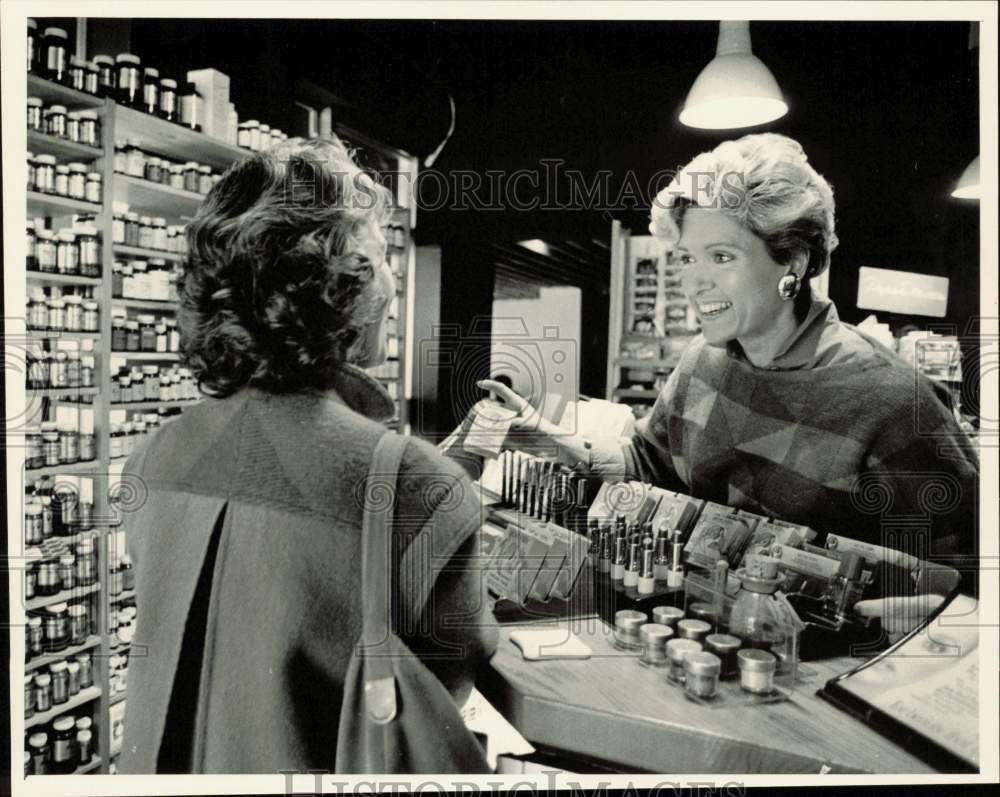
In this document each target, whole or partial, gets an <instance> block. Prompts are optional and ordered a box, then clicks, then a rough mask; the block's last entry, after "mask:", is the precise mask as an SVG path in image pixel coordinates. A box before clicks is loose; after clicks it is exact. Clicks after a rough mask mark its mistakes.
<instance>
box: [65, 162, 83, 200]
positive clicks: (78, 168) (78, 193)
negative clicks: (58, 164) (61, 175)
mask: <svg viewBox="0 0 1000 797" xmlns="http://www.w3.org/2000/svg"><path fill="white" fill-rule="evenodd" d="M67 168H68V169H69V184H68V187H67V195H68V196H69V197H70V198H71V199H85V198H86V196H87V167H86V166H85V165H83V164H82V163H70V164H68V166H67Z"/></svg>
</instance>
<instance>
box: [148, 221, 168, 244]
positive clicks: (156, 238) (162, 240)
mask: <svg viewBox="0 0 1000 797" xmlns="http://www.w3.org/2000/svg"><path fill="white" fill-rule="evenodd" d="M152 248H153V249H159V250H160V251H165V250H166V248H167V220H166V218H164V217H163V216H154V217H153V247H152Z"/></svg>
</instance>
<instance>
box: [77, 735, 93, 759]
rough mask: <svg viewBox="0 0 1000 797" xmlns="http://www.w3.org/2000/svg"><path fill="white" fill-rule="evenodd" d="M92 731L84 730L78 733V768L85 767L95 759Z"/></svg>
mask: <svg viewBox="0 0 1000 797" xmlns="http://www.w3.org/2000/svg"><path fill="white" fill-rule="evenodd" d="M91 737H92V731H89V730H84V731H77V732H76V750H77V758H76V764H77V766H80V767H83V766H86V765H87V764H89V763H90V761H91V758H92V757H93V747H92V744H93V742H92V739H91Z"/></svg>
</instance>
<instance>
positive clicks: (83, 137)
mask: <svg viewBox="0 0 1000 797" xmlns="http://www.w3.org/2000/svg"><path fill="white" fill-rule="evenodd" d="M78 115H79V118H80V143H81V144H86V145H87V146H90V147H99V146H101V132H100V125H99V124H98V121H97V111H80V112H79V114H78Z"/></svg>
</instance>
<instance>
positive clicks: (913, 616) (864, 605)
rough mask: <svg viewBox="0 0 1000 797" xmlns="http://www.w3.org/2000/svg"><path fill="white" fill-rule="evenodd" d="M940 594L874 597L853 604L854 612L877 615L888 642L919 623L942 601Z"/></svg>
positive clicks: (903, 634) (864, 615)
mask: <svg viewBox="0 0 1000 797" xmlns="http://www.w3.org/2000/svg"><path fill="white" fill-rule="evenodd" d="M943 602H944V598H943V597H942V596H941V595H930V594H927V595H912V596H908V597H898V598H876V599H874V600H866V601H858V602H857V603H856V604H854V612H855V614H857V615H859V616H861V617H879V618H881V620H882V628H884V629H885V631H886V633H887V634H888V635H889V641H890V642H896V641H898V640H899V639H901V638H902V637H903V636H905V635H906V634H908V633H909V632H910V631H912V630H913V629H914V628H916V627H917V626H918V625H920V624H921V623H922V622H923V621H924V620H925V619H926V618H927V617H928V616H929V615H931V614H932V613H933V612H934V611H935V610H936V609H937V608H938V607H939V606H940V605H941V604H942V603H943Z"/></svg>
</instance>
